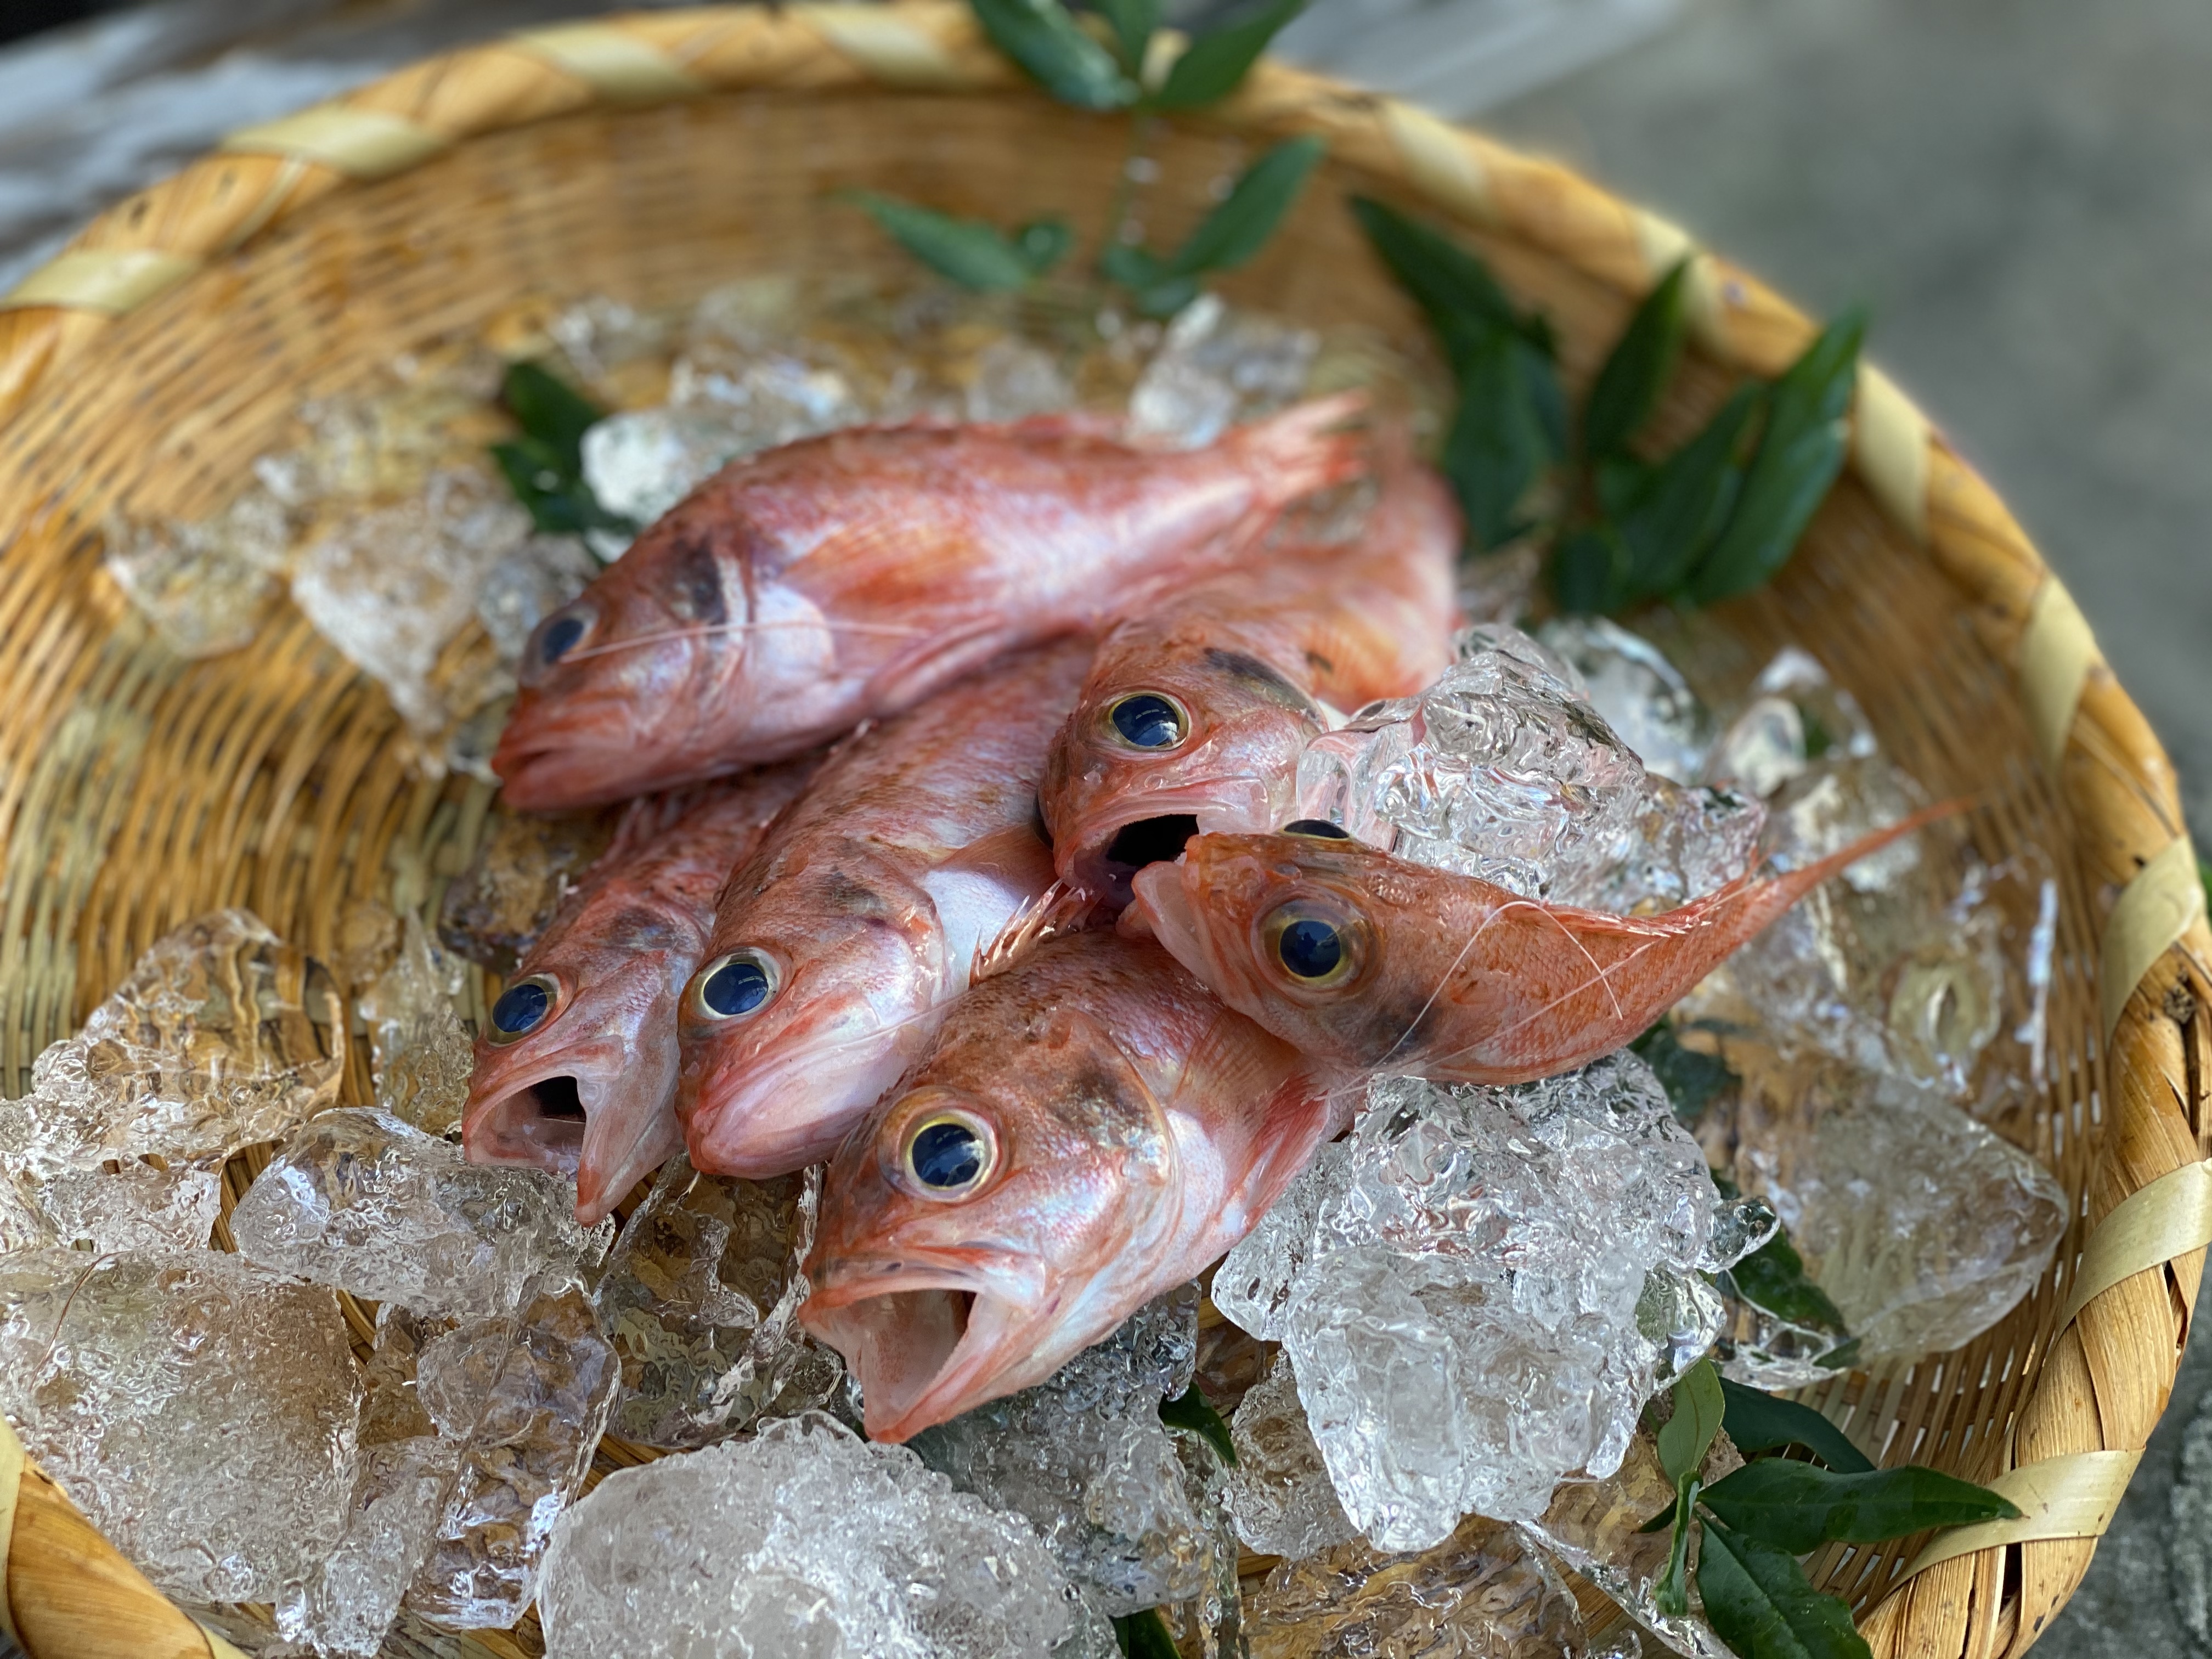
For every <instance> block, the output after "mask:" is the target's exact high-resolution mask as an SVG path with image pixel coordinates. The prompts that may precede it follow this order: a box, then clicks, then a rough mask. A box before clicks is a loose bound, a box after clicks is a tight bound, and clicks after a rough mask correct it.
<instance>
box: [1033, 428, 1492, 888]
mask: <svg viewBox="0 0 2212 1659" xmlns="http://www.w3.org/2000/svg"><path fill="white" fill-rule="evenodd" d="M1376 482H1377V486H1378V487H1377V493H1376V500H1375V502H1374V504H1373V506H1372V507H1370V510H1369V512H1368V514H1367V518H1366V521H1365V524H1364V526H1363V527H1362V529H1361V531H1360V533H1359V535H1358V538H1357V539H1356V540H1353V541H1351V542H1342V541H1339V542H1335V543H1322V544H1291V545H1289V546H1285V547H1284V548H1282V549H1281V550H1279V551H1278V552H1276V553H1275V554H1274V555H1273V556H1271V557H1269V558H1268V559H1267V561H1266V562H1264V563H1261V564H1256V565H1253V566H1249V567H1245V568H1240V569H1237V570H1234V571H1231V572H1228V573H1225V574H1222V575H1220V576H1217V577H1214V578H1212V579H1211V580H1207V581H1206V582H1203V583H1200V584H1199V585H1197V586H1194V587H1192V588H1190V589H1188V590H1185V591H1182V592H1177V593H1175V594H1173V595H1171V596H1170V597H1169V598H1168V599H1165V600H1164V601H1163V602H1162V603H1161V604H1160V605H1159V606H1158V608H1157V609H1155V610H1152V611H1148V612H1146V613H1145V614H1143V615H1140V616H1135V617H1130V618H1128V619H1127V620H1126V621H1123V622H1121V623H1117V624H1115V627H1114V628H1113V629H1110V630H1109V632H1108V633H1107V635H1106V636H1105V638H1104V639H1103V641H1102V642H1101V644H1100V647H1099V651H1098V656H1097V661H1096V662H1094V663H1093V664H1092V665H1091V677H1090V678H1089V680H1088V681H1087V682H1085V685H1084V688H1083V697H1082V700H1081V701H1080V702H1079V703H1077V705H1076V708H1075V712H1074V713H1073V714H1071V715H1070V716H1069V717H1068V720H1067V724H1066V726H1064V727H1063V728H1062V729H1061V731H1060V734H1059V736H1057V737H1056V738H1054V740H1053V747H1052V755H1051V757H1050V759H1049V760H1048V762H1047V763H1046V769H1045V785H1044V788H1043V791H1042V793H1041V795H1040V798H1039V799H1040V800H1041V802H1042V810H1043V812H1044V818H1045V825H1046V827H1047V829H1049V830H1050V832H1051V835H1052V844H1053V861H1054V868H1055V869H1056V870H1057V872H1058V873H1059V875H1060V879H1061V880H1063V881H1065V882H1066V883H1068V884H1070V885H1071V886H1072V887H1074V888H1076V889H1079V890H1082V891H1084V892H1085V893H1089V894H1093V895H1096V896H1098V897H1100V898H1102V899H1103V901H1105V902H1107V903H1108V904H1109V905H1110V906H1113V907H1115V908H1118V907H1119V906H1121V905H1124V904H1127V902H1129V878H1130V877H1131V875H1133V873H1134V872H1136V871H1138V870H1139V869H1141V868H1143V867H1144V866H1146V865H1147V864H1149V863H1152V862H1153V861H1155V860H1159V859H1164V858H1167V859H1171V858H1173V857H1174V856H1175V855H1176V854H1177V853H1179V852H1180V851H1182V843H1183V842H1184V841H1185V840H1187V839H1188V837H1189V836H1193V835H1199V834H1205V833H1207V832H1211V831H1226V830H1252V831H1257V830H1267V829H1279V828H1281V827H1282V825H1283V824H1284V823H1285V821H1286V820H1288V819H1290V818H1292V817H1295V816H1296V811H1295V808H1296V804H1297V803H1296V797H1297V763H1298V756H1299V753H1300V751H1301V750H1304V747H1305V745H1306V744H1307V742H1308V741H1309V740H1310V739H1311V738H1315V737H1316V736H1318V735H1319V734H1320V733H1321V732H1322V731H1324V730H1325V729H1327V726H1326V720H1325V717H1324V715H1323V713H1322V708H1320V707H1319V706H1318V705H1319V704H1320V703H1328V704H1330V705H1333V706H1334V707H1335V708H1345V709H1351V708H1358V707H1360V706H1361V705H1363V704H1364V703H1368V702H1374V701H1375V700H1376V699H1377V698H1382V697H1398V696H1407V695H1408V694H1409V693H1412V692H1414V691H1418V690H1419V689H1420V688H1421V687H1423V686H1425V685H1426V684H1429V683H1430V682H1431V680H1433V679H1435V678H1436V677H1437V675H1438V674H1440V673H1442V672H1443V669H1444V667H1445V665H1447V664H1448V663H1449V662H1450V660H1451V634H1452V629H1453V628H1454V627H1455V625H1456V623H1457V622H1458V605H1457V604H1456V602H1455V599H1454V596H1453V587H1452V581H1453V566H1454V562H1455V559H1456V557H1457V556H1458V552H1459V545H1460V533H1461V532H1460V520H1459V513H1458V511H1457V509H1456V508H1455V507H1454V505H1453V502H1452V499H1451V494H1450V491H1449V489H1447V488H1446V486H1445V484H1444V483H1443V480H1442V479H1441V478H1439V477H1437V476H1436V474H1435V473H1434V472H1432V471H1430V470H1429V469H1428V468H1426V467H1425V466H1423V465H1420V463H1419V462H1418V461H1417V460H1415V459H1413V457H1412V455H1411V454H1410V453H1408V452H1407V450H1406V448H1405V447H1404V445H1403V443H1402V441H1397V442H1387V441H1386V443H1385V444H1384V446H1383V461H1382V464H1381V465H1379V466H1378V468H1377V473H1376Z"/></svg>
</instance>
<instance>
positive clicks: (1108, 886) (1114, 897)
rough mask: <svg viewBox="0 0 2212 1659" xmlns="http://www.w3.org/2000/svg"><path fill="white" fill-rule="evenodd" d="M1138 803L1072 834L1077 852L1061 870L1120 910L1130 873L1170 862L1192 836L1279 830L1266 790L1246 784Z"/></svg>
mask: <svg viewBox="0 0 2212 1659" xmlns="http://www.w3.org/2000/svg"><path fill="white" fill-rule="evenodd" d="M1240 785H1241V787H1240ZM1141 804H1142V805H1143V806H1144V807H1145V808H1146V810H1145V811H1143V812H1141V813H1130V814H1124V815H1122V816H1121V817H1115V818H1113V819H1110V820H1108V821H1106V822H1104V823H1099V824H1097V825H1095V826H1084V827H1081V828H1079V829H1078V830H1077V831H1076V832H1075V838H1076V843H1077V846H1078V848H1079V851H1078V852H1077V853H1076V855H1075V858H1074V860H1073V863H1072V865H1070V866H1067V867H1068V868H1069V869H1070V871H1071V875H1070V880H1071V881H1072V882H1073V884H1074V885H1075V886H1076V887H1078V888H1079V890H1082V891H1084V892H1085V893H1089V894H1091V895H1094V896H1097V897H1100V898H1103V899H1104V900H1105V901H1106V902H1108V903H1109V904H1111V905H1114V906H1116V907H1119V906H1121V905H1125V904H1127V902H1129V884H1130V881H1131V879H1132V878H1133V877H1134V876H1135V875H1136V873H1137V872H1139V870H1145V869H1149V868H1150V867H1151V866H1153V865H1155V864H1166V863H1172V862H1173V861H1174V860H1176V859H1177V858H1179V857H1181V856H1182V849H1183V845H1184V843H1185V842H1188V840H1189V839H1190V838H1191V837H1192V836H1212V835H1264V834H1266V833H1267V831H1269V830H1272V829H1277V828H1279V825H1278V824H1277V823H1276V822H1275V817H1276V814H1275V811H1274V810H1273V803H1272V802H1271V801H1270V800H1269V799H1267V793H1266V791H1265V790H1263V789H1261V787H1259V786H1258V785H1257V784H1256V783H1253V782H1252V781H1249V780H1242V781H1233V782H1224V783H1221V784H1218V785H1204V786H1199V787H1191V788H1186V789H1177V790H1171V791H1163V792H1162V793H1159V794H1158V795H1156V796H1153V797H1152V798H1150V799H1146V800H1145V801H1143V802H1142V803H1141Z"/></svg>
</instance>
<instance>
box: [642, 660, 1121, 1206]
mask: <svg viewBox="0 0 2212 1659" xmlns="http://www.w3.org/2000/svg"><path fill="white" fill-rule="evenodd" d="M1090 661H1091V641H1089V640H1088V639H1087V638H1079V639H1073V640H1064V641H1059V642H1058V643H1055V644H1054V645H1050V646H1046V647H1042V648H1041V649H1039V650H1036V651H1033V652H1029V653H1024V654H1022V655H1019V656H1016V657H1014V658H1012V659H1009V660H1007V661H1006V662H1005V663H1002V664H999V665H994V666H993V667H992V668H989V669H987V670H986V671H983V672H981V673H980V674H976V675H973V676H971V677H970V678H968V679H966V680H964V681H962V682H960V683H959V684H955V685H952V686H949V687H947V688H946V689H945V690H943V691H941V692H939V694H938V695H937V696H934V697H933V698H932V699H930V701H929V702H926V703H924V704H923V705H922V706H921V708H916V709H915V710H913V711H911V712H910V713H908V714H902V715H900V716H899V717H898V718H897V719H896V720H888V721H885V722H884V724H883V725H881V726H871V727H869V728H868V729H866V731H864V732H861V733H860V735H859V736H858V737H855V738H853V739H852V740H851V741H850V742H849V743H848V744H845V745H844V746H843V747H842V748H841V749H840V750H837V751H836V754H835V755H834V756H832V757H831V758H830V759H829V762H828V763H826V764H825V765H824V766H823V769H822V771H821V772H820V774H819V775H817V777H816V779H815V781H814V783H813V785H812V787H810V788H809V789H808V791H807V793H806V795H805V798H804V799H802V800H800V801H799V804H798V805H796V806H794V807H793V809H792V810H791V811H788V812H787V813H785V814H784V815H783V817H781V818H780V819H778V820H777V822H776V823H775V828H773V829H770V830H769V833H768V836H766V838H765V839H764V840H763V842H761V844H760V846H759V848H757V850H756V851H755V852H754V853H753V854H752V856H751V857H750V859H748V860H745V862H744V864H742V865H741V866H738V869H737V870H736V871H735V872H733V873H732V876H731V878H730V883H729V885H728V887H727V888H726V890H724V892H723V894H722V897H721V902H720V907H719V908H718V910H717V912H716V915H715V917H714V934H713V939H712V940H711V942H710V943H709V944H708V946H707V949H706V952H705V954H704V955H703V956H702V957H701V958H700V963H701V965H700V967H699V969H698V972H697V973H696V975H694V976H693V979H692V981H691V984H690V987H689V988H688V989H687V990H686V992H685V994H684V1018H683V1025H682V1031H683V1038H682V1044H683V1056H684V1060H683V1073H682V1079H681V1081H680V1083H679V1084H678V1091H677V1097H676V1105H677V1111H678V1115H679V1116H680V1117H681V1119H682V1120H683V1123H684V1134H685V1137H686V1139H688V1140H689V1142H690V1147H691V1159H692V1162H693V1163H695V1164H697V1165H698V1166H699V1167H700V1168H701V1169H702V1170H713V1171H714V1172H716V1173H717V1174H721V1175H736V1176H748V1177H750V1178H753V1179H756V1180H760V1179H765V1178H767V1177H768V1176H775V1175H781V1174H784V1173H786V1172H787V1171H789V1170H797V1169H803V1168H804V1167H805V1166H806V1165H807V1164H813V1163H817V1162H819V1161H820V1160H821V1159H823V1158H827V1157H828V1156H829V1154H830V1152H833V1151H835V1150H836V1146H837V1143H838V1142H839V1141H841V1140H842V1139H844V1138H845V1135H846V1133H847V1132H848V1130H850V1129H851V1127H853V1124H854V1120H855V1119H857V1118H858V1117H859V1116H860V1114H861V1113H863V1112H865V1111H866V1110H867V1109H868V1108H869V1107H871V1106H872V1105H874V1104H875V1103H876V1100H877V1098H878V1097H879V1096H881V1095H882V1093H883V1091H884V1090H885V1089H887V1088H889V1087H890V1085H892V1084H893V1083H895V1082H896V1081H897V1079H898V1075H899V1073H901V1072H902V1071H904V1070H905V1069H906V1067H907V1066H908V1063H909V1062H910V1061H911V1060H913V1059H914V1057H915V1055H916V1054H920V1053H921V1052H922V1051H923V1050H924V1049H925V1048H927V1046H928V1042H929V1038H930V1035H931V1032H932V1030H933V1027H934V1023H935V1020H936V1018H937V1017H938V1016H939V1014H940V1013H941V1012H942V1011H943V1009H944V1007H945V1004H946V1003H948V1002H950V1001H951V1000H952V999H953V998H954V997H955V996H957V995H958V994H960V993H961V992H962V991H963V990H964V989H966V988H967V985H968V981H969V975H970V973H971V971H972V970H973V969H974V967H975V961H976V958H977V957H978V955H979V953H981V951H982V950H983V949H984V947H986V946H987V945H989V944H990V943H991V941H992V940H993V939H995V938H997V937H998V935H999V934H1000V933H1001V932H1002V931H1003V930H1004V929H1005V928H1006V926H1007V924H1008V923H1009V922H1011V921H1013V919H1014V918H1015V917H1016V915H1018V914H1023V913H1024V910H1025V907H1026V908H1027V909H1028V910H1030V911H1032V912H1033V911H1034V910H1035V909H1036V907H1037V906H1039V905H1040V904H1042V902H1044V899H1045V890H1046V889H1048V887H1049V886H1050V885H1051V884H1052V860H1051V855H1050V854H1048V852H1047V851H1046V849H1045V846H1044V843H1043V842H1042V840H1040V839H1039V838H1038V836H1037V830H1036V787H1037V780H1038V778H1039V776H1040V775H1042V771H1043V769H1044V751H1045V745H1046V744H1047V743H1048V742H1049V741H1050V740H1051V738H1052V733H1053V732H1054V729H1055V728H1056V727H1057V726H1059V724H1060V720H1061V719H1062V718H1063V717H1064V716H1065V715H1066V712H1067V709H1068V707H1069V705H1070V704H1071V703H1073V702H1074V700H1075V693H1076V689H1077V687H1079V685H1081V684H1082V683H1083V674H1084V670H1085V668H1086V667H1087V666H1088V665H1089V664H1090Z"/></svg>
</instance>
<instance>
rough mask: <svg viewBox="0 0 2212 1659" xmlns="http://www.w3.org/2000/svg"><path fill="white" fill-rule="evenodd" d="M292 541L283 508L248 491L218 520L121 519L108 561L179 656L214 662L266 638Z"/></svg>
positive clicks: (110, 533)
mask: <svg viewBox="0 0 2212 1659" xmlns="http://www.w3.org/2000/svg"><path fill="white" fill-rule="evenodd" d="M291 542H292V521H291V515H290V514H289V513H288V512H287V511H286V510H285V507H284V505H283V502H281V501H278V500H277V499H276V497H275V496H274V495H270V494H269V493H268V491H266V490H264V489H251V488H249V489H246V491H245V493H243V494H242V495H240V496H239V498H238V499H237V500H236V501H234V502H232V503H231V505H230V506H229V507H228V508H226V509H225V510H224V511H223V512H222V513H217V514H216V516H215V517H214V518H212V519H208V520H200V521H197V522H186V521H183V520H123V519H118V520H115V521H113V522H112V523H111V524H110V525H109V526H108V530H107V553H106V559H105V561H104V562H105V563H106V568H107V574H109V575H111V576H112V577H113V578H114V579H115V582H116V585H117V586H119V587H120V588H122V590H123V592H124V593H125V595H126V596H127V597H128V598H129V599H130V600H131V604H132V605H136V606H137V608H138V610H139V611H140V612H141V613H143V615H144V616H145V617H146V619H147V620H148V621H149V622H150V623H153V624H154V629H155V632H156V633H157V634H159V635H161V641H162V642H163V643H164V644H165V645H167V647H169V648H170V649H171V650H172V651H174V652H175V653H177V654H178V655H179V656H180V657H195V658H197V657H213V656H220V655H221V654H222V653H224V652H226V651H235V650H237V649H238V648H239V647H241V646H244V645H246V644H248V643H250V642H251V641H252V638H253V636H254V635H255V634H256V633H257V632H258V631H259V629H260V626H261V622H262V619H263V617H265V616H266V615H267V614H268V611H269V603H270V599H273V598H274V597H275V596H276V577H277V575H278V574H281V573H282V571H283V568H284V564H285V562H286V560H287V559H288V558H289V556H290V552H291Z"/></svg>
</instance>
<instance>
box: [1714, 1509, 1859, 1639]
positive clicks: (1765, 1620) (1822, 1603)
mask: <svg viewBox="0 0 2212 1659" xmlns="http://www.w3.org/2000/svg"><path fill="white" fill-rule="evenodd" d="M1704 1531H1705V1540H1704V1545H1703V1547H1701V1548H1700V1549H1699V1552H1698V1593H1699V1595H1700V1596H1701V1597H1703V1598H1704V1601H1705V1619H1706V1621H1707V1622H1708V1623H1709V1624H1711V1626H1712V1627H1713V1632H1714V1634H1715V1635H1717V1636H1718V1637H1719V1638H1721V1640H1722V1641H1723V1642H1725V1643H1726V1644H1728V1645H1729V1650H1731V1651H1733V1652H1735V1653H1736V1654H1737V1655H1739V1656H1741V1659H1872V1655H1871V1653H1870V1651H1869V1649H1868V1647H1867V1644H1866V1640H1865V1638H1863V1637H1862V1636H1861V1635H1860V1634H1859V1633H1858V1632H1857V1630H1856V1629H1854V1628H1853V1627H1852V1625H1851V1610H1850V1607H1848V1606H1847V1605H1845V1603H1844V1599H1843V1598H1842V1597H1841V1596H1839V1595H1821V1594H1820V1591H1818V1590H1816V1589H1814V1588H1813V1586H1812V1584H1811V1583H1808V1581H1807V1579H1806V1577H1805V1569H1804V1568H1803V1567H1802V1566H1800V1565H1798V1564H1797V1558H1796V1556H1794V1555H1792V1554H1790V1553H1789V1552H1788V1551H1786V1550H1779V1549H1777V1548H1775V1547H1773V1546H1772V1545H1771V1544H1765V1543H1762V1542H1760V1541H1759V1540H1758V1539H1756V1538H1746V1537H1744V1536H1742V1535H1741V1534H1737V1533H1732V1532H1730V1531H1729V1530H1728V1529H1727V1528H1724V1527H1719V1526H1716V1525H1714V1524H1713V1522H1711V1521H1710V1520H1709V1521H1707V1522H1705V1529H1704Z"/></svg>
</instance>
